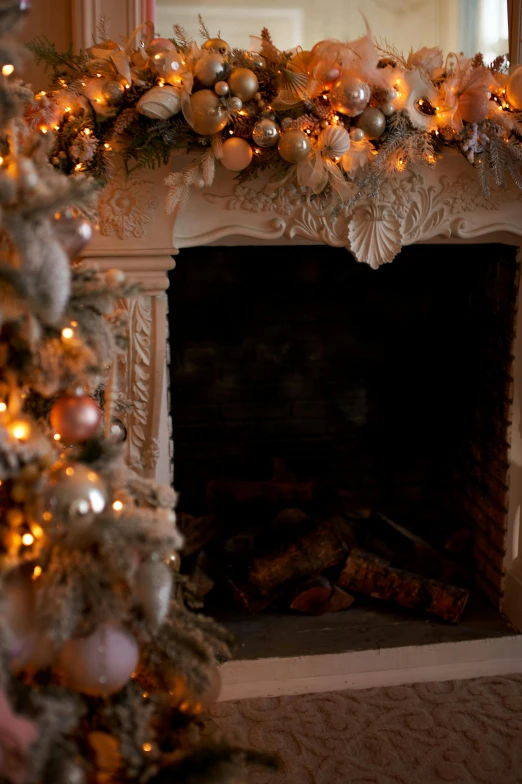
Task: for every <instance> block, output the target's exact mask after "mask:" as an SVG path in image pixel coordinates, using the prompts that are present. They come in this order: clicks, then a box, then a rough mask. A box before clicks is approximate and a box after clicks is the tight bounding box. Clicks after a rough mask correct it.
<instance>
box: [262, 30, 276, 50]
mask: <svg viewBox="0 0 522 784" xmlns="http://www.w3.org/2000/svg"><path fill="white" fill-rule="evenodd" d="M261 40H262V41H265V43H267V44H270V45H271V46H273V45H274V42H273V41H272V36H271V35H270V31H269V29H268V27H263V29H262V30H261Z"/></svg>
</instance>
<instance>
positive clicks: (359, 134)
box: [350, 128, 364, 142]
mask: <svg viewBox="0 0 522 784" xmlns="http://www.w3.org/2000/svg"><path fill="white" fill-rule="evenodd" d="M350 139H351V140H352V142H362V140H363V139H364V131H363V130H361V129H360V128H352V130H351V131H350Z"/></svg>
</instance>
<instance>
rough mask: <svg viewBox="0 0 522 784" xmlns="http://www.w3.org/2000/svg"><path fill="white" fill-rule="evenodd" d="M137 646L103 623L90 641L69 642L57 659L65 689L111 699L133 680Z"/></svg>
mask: <svg viewBox="0 0 522 784" xmlns="http://www.w3.org/2000/svg"><path fill="white" fill-rule="evenodd" d="M138 659H139V649H138V643H137V642H136V640H135V639H134V637H133V636H132V635H131V634H130V633H129V632H127V631H125V629H122V628H121V627H119V626H116V625H115V624H111V623H104V624H103V625H102V626H100V627H99V628H98V629H97V630H96V631H95V632H94V633H93V634H91V635H90V637H84V638H78V639H72V640H67V642H66V643H65V644H64V646H63V647H62V650H61V651H60V655H59V659H58V671H59V674H60V677H61V679H62V682H63V684H64V686H66V687H67V688H68V689H72V690H73V691H78V692H81V693H82V694H89V695H90V696H91V697H108V696H109V695H110V694H114V693H115V692H117V691H119V690H120V689H122V688H123V687H124V686H125V684H126V683H128V681H129V680H130V678H131V676H132V673H133V672H134V670H135V668H136V665H137V664H138Z"/></svg>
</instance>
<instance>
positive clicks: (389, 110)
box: [379, 101, 395, 117]
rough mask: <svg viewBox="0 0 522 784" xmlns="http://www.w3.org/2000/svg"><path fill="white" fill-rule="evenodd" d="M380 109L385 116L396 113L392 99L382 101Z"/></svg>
mask: <svg viewBox="0 0 522 784" xmlns="http://www.w3.org/2000/svg"><path fill="white" fill-rule="evenodd" d="M379 109H380V110H381V112H382V113H383V114H384V116H385V117H391V116H392V114H395V106H394V105H393V104H392V103H391V102H390V101H386V102H385V103H381V105H380V106H379Z"/></svg>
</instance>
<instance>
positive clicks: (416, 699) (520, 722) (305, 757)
mask: <svg viewBox="0 0 522 784" xmlns="http://www.w3.org/2000/svg"><path fill="white" fill-rule="evenodd" d="M212 715H213V718H214V720H215V721H216V722H217V723H218V724H219V725H220V727H221V729H222V730H224V731H225V732H226V733H227V735H229V737H230V736H232V737H233V738H234V739H235V740H237V741H240V742H241V743H242V744H244V745H249V746H253V747H254V748H256V749H260V750H264V751H271V752H275V753H277V754H278V755H279V756H280V758H281V760H282V763H283V769H282V770H281V771H280V772H278V773H275V774H273V773H269V772H266V771H255V772H254V773H253V774H252V775H250V776H249V784H478V783H479V782H480V784H520V783H521V782H522V675H514V676H503V677H497V678H479V679H476V680H468V681H450V682H444V683H417V684H412V685H407V686H394V687H390V688H379V689H368V690H362V691H343V692H330V693H326V694H305V695H300V696H297V697H264V698H260V699H251V700H241V701H238V702H228V703H227V702H225V703H218V704H217V705H216V706H215V707H214V708H213V711H212Z"/></svg>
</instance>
